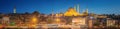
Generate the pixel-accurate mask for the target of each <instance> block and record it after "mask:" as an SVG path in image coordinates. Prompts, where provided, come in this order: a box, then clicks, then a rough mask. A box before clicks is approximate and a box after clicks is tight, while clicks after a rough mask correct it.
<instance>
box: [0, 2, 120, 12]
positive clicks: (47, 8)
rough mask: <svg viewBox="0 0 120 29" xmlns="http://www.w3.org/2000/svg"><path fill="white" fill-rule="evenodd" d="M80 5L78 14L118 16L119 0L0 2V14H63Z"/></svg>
mask: <svg viewBox="0 0 120 29" xmlns="http://www.w3.org/2000/svg"><path fill="white" fill-rule="evenodd" d="M77 4H79V5H80V13H82V12H83V11H84V10H86V9H87V8H88V11H89V13H95V14H120V13H119V12H120V0H0V13H13V8H14V7H16V9H17V13H25V12H29V13H32V12H34V11H38V12H40V13H44V14H51V13H52V9H53V10H54V11H53V12H54V13H60V12H62V13H64V12H65V11H67V10H68V8H70V7H74V6H75V5H77Z"/></svg>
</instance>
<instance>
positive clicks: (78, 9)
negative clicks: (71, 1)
mask: <svg viewBox="0 0 120 29" xmlns="http://www.w3.org/2000/svg"><path fill="white" fill-rule="evenodd" d="M79 10H80V8H79V4H78V5H77V12H78V13H79Z"/></svg>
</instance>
